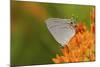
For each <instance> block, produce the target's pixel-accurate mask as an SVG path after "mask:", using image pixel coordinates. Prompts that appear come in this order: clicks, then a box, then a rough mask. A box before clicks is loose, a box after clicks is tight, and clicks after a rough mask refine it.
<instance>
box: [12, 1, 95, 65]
mask: <svg viewBox="0 0 100 67" xmlns="http://www.w3.org/2000/svg"><path fill="white" fill-rule="evenodd" d="M93 7H94V6H90V5H88V6H86V5H84V6H83V5H74V4H56V3H40V2H23V1H22V2H21V1H14V2H12V4H11V65H14V66H15V65H37V64H51V63H53V62H52V58H54V57H55V56H56V54H60V55H61V51H60V47H59V43H57V42H56V41H55V39H54V38H53V37H52V35H51V34H50V33H49V32H48V29H47V27H46V25H45V20H46V19H48V18H64V19H65V18H66V19H67V18H71V17H72V16H74V17H77V16H78V19H77V22H78V21H82V22H83V23H85V24H86V25H87V27H88V28H89V26H90V22H91V21H90V12H91V11H92V8H93Z"/></svg>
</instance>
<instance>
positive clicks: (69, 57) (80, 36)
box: [52, 15, 95, 63]
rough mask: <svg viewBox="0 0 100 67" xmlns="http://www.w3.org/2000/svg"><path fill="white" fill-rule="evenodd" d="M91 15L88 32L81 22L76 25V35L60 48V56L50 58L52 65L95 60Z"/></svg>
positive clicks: (93, 30)
mask: <svg viewBox="0 0 100 67" xmlns="http://www.w3.org/2000/svg"><path fill="white" fill-rule="evenodd" d="M93 16H94V15H92V23H91V29H90V30H88V29H87V27H86V25H85V24H82V22H80V23H78V24H77V25H76V34H75V36H74V37H73V38H72V39H71V40H70V41H69V43H68V44H67V46H64V48H61V52H62V54H63V55H62V56H61V55H58V54H57V55H56V57H55V58H52V61H53V62H54V63H67V62H82V61H94V60H95V29H94V28H95V27H94V26H95V25H94V17H93Z"/></svg>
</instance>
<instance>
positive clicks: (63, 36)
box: [46, 18, 75, 47]
mask: <svg viewBox="0 0 100 67" xmlns="http://www.w3.org/2000/svg"><path fill="white" fill-rule="evenodd" d="M46 25H47V28H48V30H49V32H50V33H51V34H52V36H53V37H54V39H55V40H56V41H57V42H58V43H60V44H61V46H63V47H64V46H65V44H67V43H68V42H69V41H70V39H71V38H72V37H73V36H74V35H75V28H74V20H72V19H60V18H49V19H47V20H46Z"/></svg>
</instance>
